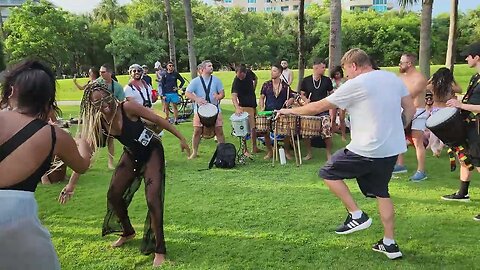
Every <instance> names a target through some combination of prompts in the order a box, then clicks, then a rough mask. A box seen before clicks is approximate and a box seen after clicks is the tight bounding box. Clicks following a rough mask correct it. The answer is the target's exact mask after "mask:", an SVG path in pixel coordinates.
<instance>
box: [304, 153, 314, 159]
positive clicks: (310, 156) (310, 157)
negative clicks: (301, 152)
mask: <svg viewBox="0 0 480 270" xmlns="http://www.w3.org/2000/svg"><path fill="white" fill-rule="evenodd" d="M310 159H312V154H308V155H306V156H305V157H304V158H303V160H310Z"/></svg>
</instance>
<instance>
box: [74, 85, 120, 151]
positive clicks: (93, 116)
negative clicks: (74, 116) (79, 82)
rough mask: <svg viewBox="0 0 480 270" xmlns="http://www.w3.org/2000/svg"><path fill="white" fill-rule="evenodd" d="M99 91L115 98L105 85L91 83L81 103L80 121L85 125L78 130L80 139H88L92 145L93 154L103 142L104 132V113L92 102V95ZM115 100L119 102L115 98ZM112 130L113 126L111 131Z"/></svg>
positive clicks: (86, 88)
mask: <svg viewBox="0 0 480 270" xmlns="http://www.w3.org/2000/svg"><path fill="white" fill-rule="evenodd" d="M97 91H103V92H104V93H106V94H107V95H108V96H111V97H113V94H112V93H111V92H110V91H108V88H107V86H106V85H105V84H103V83H99V82H92V83H89V84H88V85H87V86H86V87H85V93H84V95H83V98H82V101H81V102H80V119H81V122H82V123H83V124H82V126H81V127H80V128H79V130H78V133H79V135H80V138H84V139H86V140H87V142H89V143H90V144H91V145H92V148H93V152H95V151H96V150H97V148H98V147H99V144H100V142H101V140H102V136H101V133H102V132H103V131H102V130H103V128H102V122H101V117H102V113H101V111H100V109H99V108H96V107H95V106H93V104H92V102H91V100H90V99H91V97H92V94H93V93H94V92H97ZM113 98H114V97H113ZM114 100H115V102H117V101H116V99H115V98H114ZM110 128H111V126H110V127H109V129H110ZM108 134H110V130H108Z"/></svg>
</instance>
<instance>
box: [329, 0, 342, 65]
mask: <svg viewBox="0 0 480 270" xmlns="http://www.w3.org/2000/svg"><path fill="white" fill-rule="evenodd" d="M341 59H342V3H341V0H331V1H330V40H329V50H328V69H329V70H331V69H332V68H333V67H335V66H339V65H340V60H341Z"/></svg>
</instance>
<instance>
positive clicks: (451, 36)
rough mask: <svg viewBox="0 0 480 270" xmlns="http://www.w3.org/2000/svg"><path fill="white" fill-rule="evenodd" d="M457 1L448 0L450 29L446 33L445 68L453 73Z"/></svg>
mask: <svg viewBox="0 0 480 270" xmlns="http://www.w3.org/2000/svg"><path fill="white" fill-rule="evenodd" d="M457 23H458V0H450V29H449V31H448V47H447V59H446V60H445V66H446V67H447V68H449V69H450V70H451V71H452V72H453V68H454V66H455V49H456V47H457V46H456V45H457V44H456V40H457Z"/></svg>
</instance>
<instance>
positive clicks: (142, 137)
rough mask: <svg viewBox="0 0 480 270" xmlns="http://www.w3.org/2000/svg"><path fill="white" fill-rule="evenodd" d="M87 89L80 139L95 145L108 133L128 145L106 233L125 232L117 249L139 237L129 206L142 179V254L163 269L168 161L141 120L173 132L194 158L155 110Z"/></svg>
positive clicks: (113, 187) (111, 194) (111, 193)
mask: <svg viewBox="0 0 480 270" xmlns="http://www.w3.org/2000/svg"><path fill="white" fill-rule="evenodd" d="M85 91H86V97H87V98H88V100H87V101H88V102H82V104H85V107H84V108H83V111H84V114H83V115H82V120H83V123H84V125H83V126H82V131H81V137H82V138H87V140H88V141H90V142H96V141H97V140H96V137H97V136H99V135H100V132H105V133H106V134H107V135H108V136H113V137H115V138H116V139H117V140H118V141H120V142H121V143H122V144H123V145H124V152H123V154H122V156H121V158H120V161H119V163H118V165H117V166H116V168H115V171H114V173H113V176H112V180H111V183H110V188H109V190H108V194H107V198H108V210H107V215H106V216H105V220H104V223H103V229H102V235H107V234H110V233H114V232H120V233H121V235H120V238H119V239H118V240H117V241H115V242H114V243H113V244H112V246H113V247H119V246H121V245H123V244H124V243H125V242H126V241H128V240H130V239H132V238H133V237H135V231H134V229H133V227H132V224H131V223H130V219H129V217H128V210H127V208H128V205H129V204H130V202H131V200H132V197H133V195H134V193H135V192H136V191H137V190H138V188H139V186H140V184H141V180H142V178H143V180H144V182H145V191H146V199H147V206H148V215H147V219H146V222H145V228H144V236H143V241H142V246H141V251H142V253H144V254H150V253H152V252H154V253H155V258H154V261H153V264H154V266H159V265H161V264H162V263H163V262H164V260H165V254H166V248H165V239H164V231H163V210H164V193H165V159H164V151H163V146H162V143H161V141H160V139H159V138H158V137H157V136H156V134H155V133H154V132H152V131H151V130H149V129H148V128H146V127H145V124H144V123H143V121H142V119H146V120H149V121H151V122H154V123H155V124H157V125H158V126H160V127H163V128H164V129H166V130H168V131H170V132H171V133H172V134H173V135H175V136H176V137H177V138H178V139H179V140H180V146H181V150H182V151H184V150H186V152H187V155H190V148H189V146H188V143H187V141H186V139H185V137H184V136H183V135H182V134H181V133H180V132H179V131H178V130H177V129H175V127H173V126H172V125H170V123H168V121H167V120H165V119H163V118H161V117H160V116H158V115H156V114H155V113H154V112H153V110H151V109H149V108H145V107H143V106H141V105H140V104H137V103H135V102H129V101H126V102H122V103H119V102H118V101H117V100H116V99H115V98H114V97H113V96H112V94H111V93H110V92H109V91H108V89H107V88H106V87H105V85H103V84H99V83H92V84H89V85H87V87H86V89H85ZM94 148H96V147H94ZM151 224H154V226H152V225H151ZM152 231H153V235H152V233H151V232H152Z"/></svg>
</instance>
